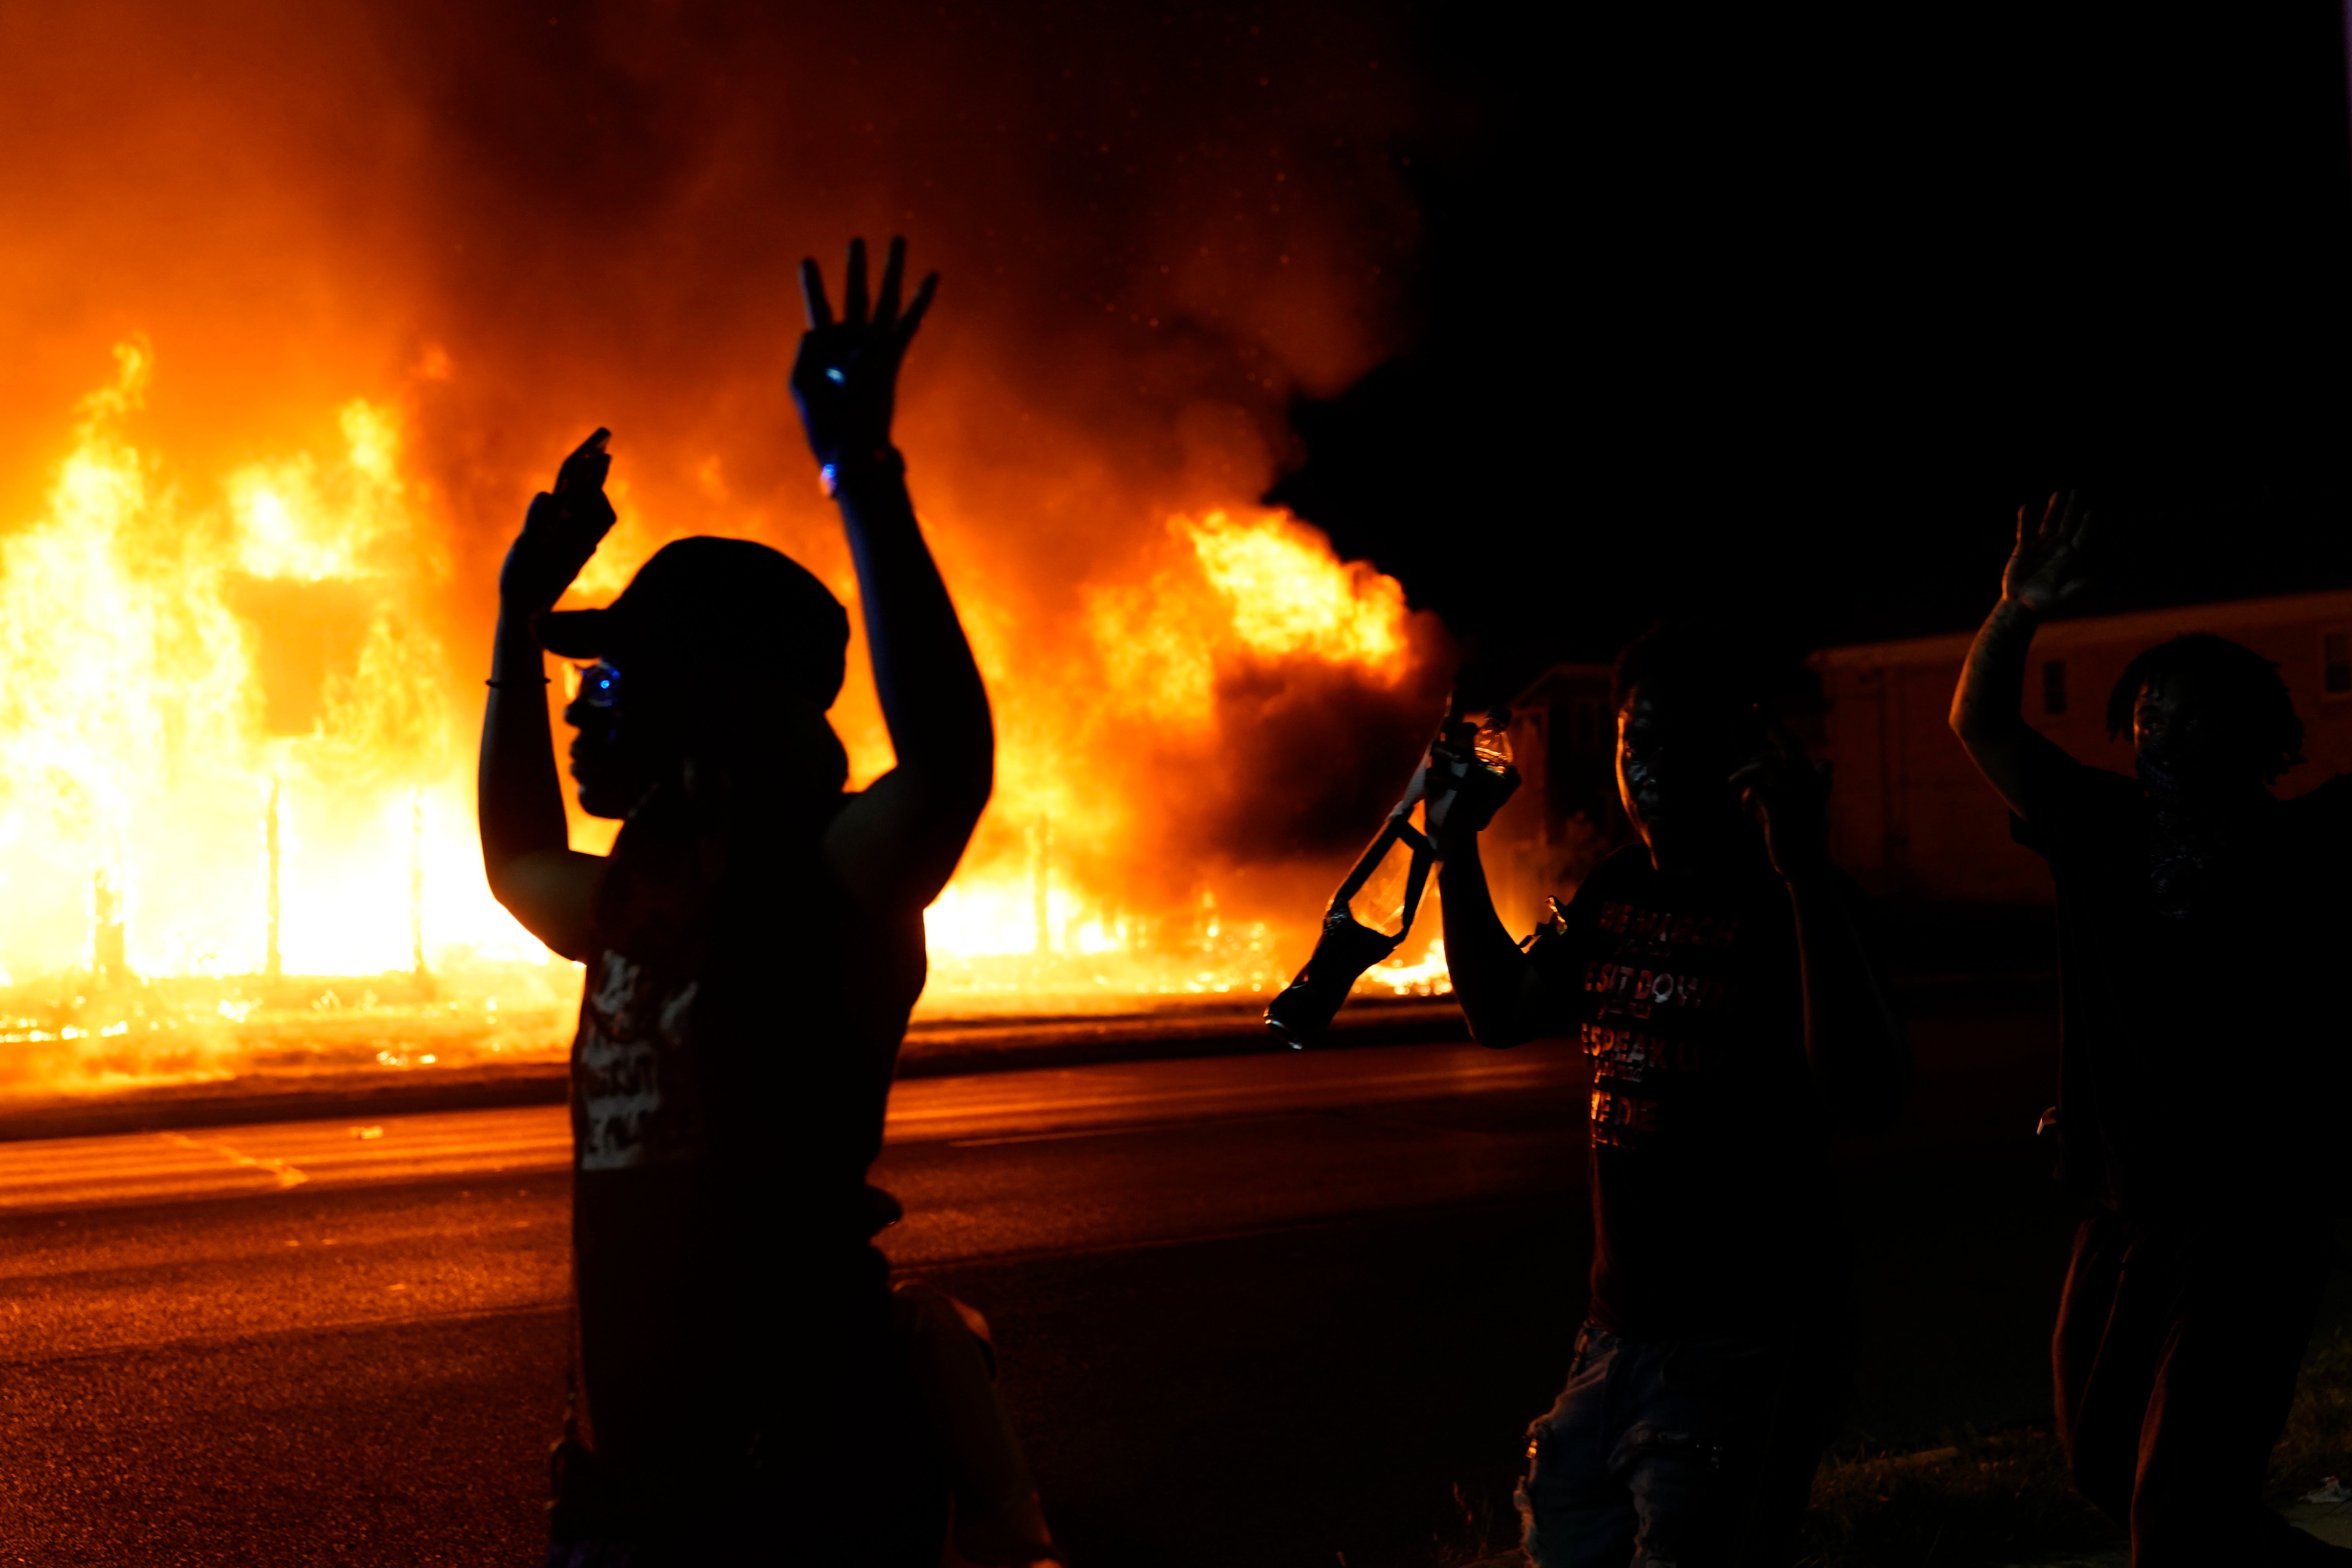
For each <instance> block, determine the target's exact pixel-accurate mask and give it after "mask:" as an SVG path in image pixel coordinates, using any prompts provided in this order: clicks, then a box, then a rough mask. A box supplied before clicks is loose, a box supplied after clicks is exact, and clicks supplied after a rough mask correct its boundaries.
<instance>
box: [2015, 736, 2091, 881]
mask: <svg viewBox="0 0 2352 1568" xmlns="http://www.w3.org/2000/svg"><path fill="white" fill-rule="evenodd" d="M2022 761H2023V763H2024V775H2023V780H2022V783H2021V785H2020V793H2021V794H2022V795H2024V797H2025V799H2024V801H2023V803H2022V804H2023V805H2024V806H2025V809H2024V810H2023V811H2021V812H2019V811H2012V812H2011V813H2010V814H2009V836H2010V837H2011V838H2014V839H2016V840H2017V841H2018V842H2019V843H2020V844H2022V845H2024V846H2025V847H2027V848H2028V849H2031V850H2032V851H2033V852H2034V853H2035V854H2037V855H2039V856H2041V857H2042V858H2044V859H2049V858H2053V857H2054V856H2056V855H2058V854H2060V853H2062V852H2063V850H2064V848H2065V846H2066V843H2067V841H2068V840H2069V839H2070V838H2072V837H2074V828H2075V825H2076V823H2077V822H2078V821H2079V820H2080V818H2081V816H2082V804H2083V795H2084V790H2085V788H2086V786H2087V784H2088V782H2089V778H2090V775H2091V774H2092V773H2095V772H2096V770H2095V769H2092V768H2086V767H2084V765H2083V764H2082V763H2078V762H2076V761H2075V760H2074V758H2072V757H2070V756H2068V755H2067V754H2066V753H2065V752H2063V751H2062V750H2060V749H2059V746H2058V743H2057V742H2054V741H2053V740H2051V739H2050V737H2049V736H2047V735H2045V734H2043V733H2042V731H2039V730H2036V729H2034V728H2033V727H2032V725H2030V724H2029V725H2028V726H2026V730H2025V745H2024V755H2023V758H2022Z"/></svg>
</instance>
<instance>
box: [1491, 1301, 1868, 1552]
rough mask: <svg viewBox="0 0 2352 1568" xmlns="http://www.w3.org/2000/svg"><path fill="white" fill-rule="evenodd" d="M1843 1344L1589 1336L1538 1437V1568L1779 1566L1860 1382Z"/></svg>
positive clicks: (1533, 1493)
mask: <svg viewBox="0 0 2352 1568" xmlns="http://www.w3.org/2000/svg"><path fill="white" fill-rule="evenodd" d="M1851 1368H1852V1352H1851V1350H1850V1348H1849V1345H1848V1342H1847V1340H1846V1336H1845V1335H1843V1334H1842V1333H1834V1334H1833V1333H1829V1332H1826V1331H1819V1330H1806V1331H1779V1332H1767V1333H1753V1334H1734V1333H1718V1334H1706V1335H1700V1336H1696V1337H1694V1338H1691V1339H1685V1340H1677V1341H1674V1342H1669V1343H1663V1344H1649V1343H1643V1342H1639V1341H1634V1340H1626V1339H1620V1338H1618V1337H1617V1336H1616V1335H1614V1334H1612V1333H1610V1332H1608V1331H1605V1330H1603V1329H1601V1327H1600V1326H1598V1325H1597V1324H1593V1323H1587V1324H1586V1325H1585V1326H1584V1330H1583V1331H1582V1332H1581V1333H1580V1334H1579V1335H1578V1336H1577V1341H1576V1359H1575V1360H1574V1361H1573V1362H1572V1363H1570V1368H1569V1374H1568V1386H1567V1387H1566V1388H1563V1389H1562V1390H1561V1391H1560V1395H1559V1399H1558V1400H1557V1401H1555V1402H1554V1403H1553V1405H1552V1407H1551V1409H1550V1411H1549V1413H1547V1414H1546V1415H1544V1417H1543V1418H1542V1419H1541V1420H1539V1421H1538V1422H1537V1423H1536V1424H1535V1425H1534V1426H1530V1427H1528V1473H1527V1479H1525V1480H1524V1481H1523V1482H1521V1483H1520V1487H1519V1491H1518V1496H1517V1502H1518V1505H1519V1516H1520V1519H1521V1521H1522V1523H1523V1526H1524V1529H1525V1538H1524V1539H1525V1543H1526V1546H1527V1552H1528V1559H1529V1560H1530V1561H1531V1562H1532V1563H1534V1564H1535V1568H1732V1565H1737V1568H1778V1564H1779V1563H1780V1562H1781V1561H1782V1559H1783V1558H1784V1557H1785V1555H1786V1552H1787V1550H1788V1545H1789V1542H1790V1538H1791V1537H1792V1536H1793V1535H1794V1533H1795V1531H1796V1528H1797V1526H1798V1524H1799V1523H1800V1522H1801V1521H1802V1520H1803V1518H1804V1512H1805V1502H1806V1499H1807V1497H1808V1495H1809V1494H1810V1492H1811V1489H1812V1479H1813V1470H1814V1468H1815V1467H1817V1466H1818V1465H1819V1464H1820V1462H1821V1456H1822V1449H1824V1448H1825V1447H1828V1446H1829V1440H1830V1439H1831V1437H1832V1436H1835V1435H1836V1431H1837V1426H1838V1424H1839V1422H1840V1421H1841V1420H1842V1419H1843V1414H1844V1406H1845V1399H1846V1394H1847V1392H1848V1389H1849V1387H1850V1386H1851V1383H1852V1371H1851Z"/></svg>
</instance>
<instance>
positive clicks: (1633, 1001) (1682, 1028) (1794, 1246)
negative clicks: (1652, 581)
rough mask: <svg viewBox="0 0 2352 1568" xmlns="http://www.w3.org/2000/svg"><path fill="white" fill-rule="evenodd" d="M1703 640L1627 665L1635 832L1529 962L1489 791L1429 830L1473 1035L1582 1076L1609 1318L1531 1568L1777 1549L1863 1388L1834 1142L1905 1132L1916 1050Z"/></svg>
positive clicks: (1798, 803) (1628, 765) (1854, 900)
mask: <svg viewBox="0 0 2352 1568" xmlns="http://www.w3.org/2000/svg"><path fill="white" fill-rule="evenodd" d="M1753 664H1754V659H1753V657H1752V654H1750V653H1748V651H1747V650H1743V649H1740V648H1738V647H1735V646H1732V645H1729V644H1727V642H1724V641H1722V640H1719V639H1717V638H1715V637H1706V636H1702V635H1699V634H1697V633H1696V632H1693V631H1689V630H1680V631H1677V630H1671V629H1670V630H1664V631H1658V632H1653V633H1652V634H1651V635H1650V636H1648V637H1644V638H1643V639H1641V640H1640V641H1638V642H1636V643H1634V644H1633V646H1632V647H1628V648H1627V649H1626V650H1625V651H1624V653H1623V654H1622V656H1620V658H1619V660H1618V666H1617V682H1616V712H1617V779H1618V786H1619V791H1620V794H1621V795H1622V799H1623V801H1624V805H1625V812H1626V815H1627V816H1628V817H1630V818H1631V819H1632V821H1633V826H1634V827H1635V828H1636V830H1638V832H1639V833H1640V835H1641V838H1642V842H1641V843H1639V844H1634V845H1628V846H1626V847H1623V848H1622V849H1619V850H1617V851H1616V852H1615V853H1614V854H1612V855H1611V856H1609V857H1608V858H1606V859H1604V860H1602V861H1601V864H1600V865H1598V866H1597V867H1595V868H1593V870H1592V871H1591V874H1590V875H1589V876H1588V877H1586V878H1585V879H1584V881H1583V883H1582V885H1581V886H1580V887H1579V888H1578V889H1577V890H1576V896H1575V898H1574V900H1572V901H1571V902H1570V904H1569V905H1568V907H1567V909H1566V910H1563V911H1562V912H1561V914H1560V916H1559V919H1558V920H1556V921H1554V922H1553V923H1552V924H1551V926H1550V927H1549V928H1548V929H1547V930H1546V931H1542V932H1540V933H1538V936H1537V937H1536V938H1535V939H1534V940H1533V941H1532V942H1531V943H1530V944H1529V945H1528V948H1527V949H1526V950H1525V951H1522V949H1521V948H1520V946H1519V945H1518V944H1517V943H1516V942H1513V941H1512V940H1511V938H1510V936H1509V934H1508V933H1507V931H1505V930H1504V928H1503V924H1502V921H1500V920H1499V919H1497V918H1496V913H1495V907H1494V902H1493V900H1492V899H1491V897H1490V895H1489V894H1488V891H1487V888H1486V873H1485V871H1484V870H1483V869H1482V868H1481V866H1480V863H1479V858H1478V844H1477V834H1478V832H1479V830H1480V829H1482V828H1483V827H1484V826H1486V821H1485V816H1486V815H1488V814H1490V808H1489V807H1488V806H1487V805H1486V803H1484V802H1482V801H1479V800H1476V799H1474V798H1472V797H1469V796H1466V795H1465V796H1456V797H1449V798H1448V799H1447V800H1445V801H1444V802H1442V803H1440V804H1439V805H1438V806H1437V807H1435V808H1434V809H1433V811H1432V813H1431V817H1432V820H1431V825H1430V826H1431V832H1432V835H1433V837H1434V838H1435V839H1436V841H1437V845H1438V848H1439V852H1440V854H1441V855H1442V857H1443V860H1442V863H1441V867H1440V870H1439V877H1440V883H1439V885H1440V888H1441V889H1442V891H1443V896H1444V910H1445V951H1446V956H1447V958H1448V960H1449V961H1450V963H1451V964H1452V968H1453V976H1454V989H1455V993H1456V994H1457V995H1458V996H1459V997H1460V998H1461V1002H1462V1009H1463V1012H1464V1013H1465V1015H1466V1016H1468V1018H1469V1021H1470V1026H1471V1029H1472V1031H1473V1032H1474V1033H1475V1035H1476V1037H1477V1038H1478V1039H1479V1041H1480V1042H1481V1043H1482V1044H1485V1045H1488V1046H1494V1047H1504V1046H1517V1045H1519V1044H1521V1043H1523V1042H1525V1041H1528V1040H1530V1039H1533V1038H1536V1037H1545V1036H1559V1035H1566V1036H1573V1037H1575V1038H1576V1039H1577V1041H1578V1042H1579V1044H1580V1046H1581V1047H1582V1049H1583V1050H1584V1052H1585V1054H1586V1055H1587V1056H1589V1057H1590V1058H1591V1060H1592V1070H1593V1089H1592V1096H1591V1183H1592V1215H1593V1229H1594V1247H1593V1259H1592V1297H1591V1310H1590V1314H1589V1316H1588V1318H1587V1321H1585V1324H1584V1327H1583V1330H1582V1331H1581V1333H1580V1334H1579V1335H1578V1337H1577V1341H1576V1349H1575V1353H1574V1358H1573V1360H1572V1361H1571V1363H1570V1370H1569V1378H1568V1384H1567V1387H1566V1388H1565V1389H1564V1390H1563V1391H1562V1392H1561V1394H1560V1395H1559V1400H1558V1402H1557V1403H1556V1404H1554V1405H1553V1406H1552V1409H1551V1411H1550V1413H1549V1415H1545V1416H1544V1417H1543V1419H1541V1420H1539V1421H1538V1422H1537V1423H1536V1424H1535V1425H1534V1426H1533V1427H1531V1428H1530V1429H1529V1432H1528V1437H1529V1442H1528V1475H1527V1479H1526V1482H1525V1484H1524V1487H1523V1488H1522V1489H1521V1492H1520V1495H1519V1507H1520V1510H1521V1512H1522V1514H1523V1515H1524V1516H1525V1520H1526V1526H1527V1529H1526V1542H1527V1547H1528V1554H1529V1556H1530V1557H1531V1558H1532V1559H1533V1560H1534V1562H1535V1563H1536V1564H1537V1565H1538V1568H1627V1565H1628V1564H1639V1563H1680V1564H1683V1565H1685V1568H1721V1565H1724V1564H1734V1563H1737V1564H1743V1565H1744V1564H1759V1565H1760V1564H1770V1563H1779V1562H1780V1561H1781V1559H1782V1556H1783V1554H1784V1552H1785V1548H1786V1546H1787V1543H1788V1542H1789V1539H1790V1535H1791V1533H1792V1531H1794V1529H1795V1528H1796V1526H1797V1524H1798V1522H1799V1521H1801V1518H1802V1517H1803V1513H1804V1509H1805V1502H1806V1498H1807V1495H1808V1492H1809V1489H1810V1487H1811V1479H1812V1474H1813V1471H1814V1468H1815V1467H1816V1466H1817V1465H1818V1464H1819V1463H1820V1459H1821V1455H1822V1450H1823V1449H1824V1448H1825V1447H1827V1445H1828V1443H1829V1440H1830V1439H1831V1437H1832V1436H1834V1435H1835V1433H1836V1429H1837V1425H1838V1422H1839V1420H1840V1419H1841V1416H1842V1412H1843V1405H1844V1401H1845V1397H1846V1394H1847V1390H1848V1386H1849V1384H1850V1382H1851V1376H1852V1372H1851V1360H1852V1345H1851V1342H1850V1332H1851V1322H1852V1316H1853V1314H1852V1309H1851V1303H1850V1295H1851V1280H1850V1264H1849V1261H1848V1258H1847V1249H1846V1246H1845V1241H1844V1237H1843V1230H1842V1227H1841V1225H1840V1222H1839V1219H1838V1216H1837V1210H1836V1204H1835V1201H1834V1195H1833V1194H1832V1191H1831V1185H1830V1173H1829V1168H1828V1158H1827V1153H1828V1144H1829V1140H1830V1136H1831V1133H1832V1131H1833V1130H1834V1129H1835V1128H1837V1127H1839V1126H1841V1125H1844V1126H1852V1127H1857V1128H1867V1127H1871V1126H1875V1125H1877V1124H1879V1123H1882V1122H1884V1121H1886V1120H1888V1119H1889V1118H1890V1117H1891V1116H1892V1115H1893V1114H1894V1112H1895V1110H1896V1108H1897V1106H1898V1103H1899V1101H1900V1100H1901V1097H1902V1094H1903V1091H1904V1089H1906V1086H1907V1085H1908V1083H1909V1080H1910V1073H1911V1057H1910V1047H1909V1045H1908V1043H1907V1041H1906V1037H1905V1035H1904V1031H1903V1027H1902V1025H1901V1023H1900V1022H1899V1021H1898V1020H1897V1018H1896V1017H1895V1013H1894V1010H1893V1008H1892V1007H1891V1006H1890V1005H1888V1002H1887V997H1886V992H1885V986H1884V984H1882V983H1881V981H1880V978H1879V975H1878V973H1877V971H1876V969H1875V967H1874V964H1873V963H1872V961H1871V958H1870V955H1869V952H1868V951H1867V949H1866V947H1865V944H1864V940H1863V921H1864V909H1863V906H1862V901H1861V898H1860V895H1859V892H1858V891H1857V889H1854V887H1853V884H1852V883H1851V882H1850V881H1849V880H1847V879H1845V878H1844V877H1843V875H1842V874H1841V873H1839V872H1838V871H1837V870H1836V869H1835V868H1833V867H1832V865H1831V864H1830V859H1829V852H1828V847H1827V820H1826V816H1825V811H1824V807H1825V800H1824V795H1825V791H1824V786H1823V782H1822V777H1821V775H1820V773H1818V772H1817V770H1816V769H1815V768H1814V766H1813V764H1812V763H1811V760H1810V759H1809V758H1807V756H1806V755H1805V752H1804V748H1803V746H1802V744H1801V742H1799V741H1798V739H1797V737H1796V736H1795V735H1793V734H1791V733H1790V731H1788V729H1787V728H1786V727H1785V726H1783V725H1781V724H1780V723H1779V722H1777V721H1768V720H1766V719H1765V718H1764V717H1763V716H1762V714H1761V712H1760V710H1758V709H1757V708H1756V707H1755V706H1754V705H1753V704H1752V703H1751V702H1750V701H1749V700H1748V697H1749V693H1748V691H1747V690H1746V689H1745V688H1744V686H1743V684H1742V683H1743V680H1744V679H1745V676H1746V672H1747V671H1748V669H1749V668H1752V667H1753Z"/></svg>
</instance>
